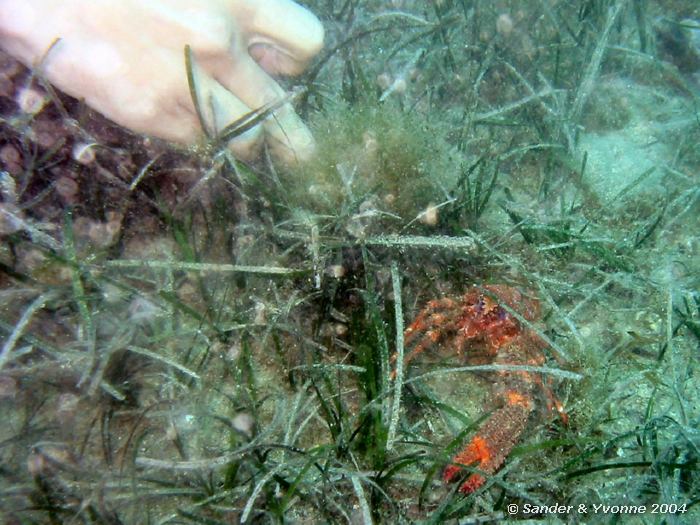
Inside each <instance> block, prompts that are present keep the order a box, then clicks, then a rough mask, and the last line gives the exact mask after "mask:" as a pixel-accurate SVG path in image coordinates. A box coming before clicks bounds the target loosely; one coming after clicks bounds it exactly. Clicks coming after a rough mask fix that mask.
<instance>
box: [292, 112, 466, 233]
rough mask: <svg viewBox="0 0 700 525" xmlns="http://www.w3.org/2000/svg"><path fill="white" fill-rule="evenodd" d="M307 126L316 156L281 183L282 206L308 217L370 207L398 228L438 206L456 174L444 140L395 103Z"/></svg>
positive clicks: (329, 117)
mask: <svg viewBox="0 0 700 525" xmlns="http://www.w3.org/2000/svg"><path fill="white" fill-rule="evenodd" d="M311 127H312V130H313V133H314V136H315V138H316V141H317V152H316V155H315V157H314V159H313V160H311V161H310V162H308V163H306V164H304V165H301V166H298V167H297V168H296V169H295V170H294V172H293V173H292V174H290V175H289V176H288V177H287V180H288V181H289V186H290V187H289V194H288V197H289V198H290V200H291V202H290V204H292V205H293V206H298V207H301V208H304V209H306V210H307V211H309V212H312V213H315V214H328V215H333V216H338V215H343V214H345V215H354V214H358V213H367V212H368V211H369V210H371V211H374V212H376V213H377V215H381V216H384V217H389V218H391V220H392V221H394V223H395V224H397V225H404V224H406V223H407V222H409V221H412V220H413V219H415V218H416V217H418V216H420V215H421V213H423V212H424V211H425V210H426V209H427V208H428V207H429V206H431V205H435V204H437V203H439V202H441V201H443V200H444V199H445V195H446V192H445V191H444V189H443V188H444V187H445V186H448V185H449V180H450V179H451V178H453V177H454V174H455V173H456V170H455V168H454V167H453V166H451V162H450V158H449V154H448V152H447V149H446V142H445V140H444V138H443V137H442V136H439V133H437V132H436V131H435V130H430V129H428V124H427V123H426V120H425V118H423V119H421V117H420V116H418V115H414V114H409V113H406V112H404V111H402V110H400V109H399V108H398V107H396V106H391V105H363V106H360V107H347V106H338V107H334V108H332V109H329V110H327V111H326V112H324V113H323V114H319V115H317V116H316V117H315V118H313V119H312V122H311ZM424 222H425V221H424Z"/></svg>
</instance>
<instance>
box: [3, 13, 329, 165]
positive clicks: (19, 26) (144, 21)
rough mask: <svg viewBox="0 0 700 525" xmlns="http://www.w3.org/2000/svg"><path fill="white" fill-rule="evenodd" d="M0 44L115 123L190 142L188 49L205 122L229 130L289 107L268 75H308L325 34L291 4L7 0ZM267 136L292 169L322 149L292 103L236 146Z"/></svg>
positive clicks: (245, 148)
mask: <svg viewBox="0 0 700 525" xmlns="http://www.w3.org/2000/svg"><path fill="white" fill-rule="evenodd" d="M57 39H59V40H58V41H57ZM55 41H57V42H56V44H55V45H54V47H53V48H51V45H52V44H53V43H54V42H55ZM0 45H2V47H4V48H5V49H6V50H7V51H8V52H9V53H10V54H12V55H14V56H15V57H16V58H18V59H19V60H21V61H23V62H24V63H25V64H27V65H28V66H30V67H31V66H41V71H42V73H43V75H44V76H45V77H46V78H47V79H48V80H49V81H50V82H52V83H53V84H54V85H56V86H57V87H58V88H60V89H61V90H63V91H65V92H66V93H68V94H70V95H72V96H74V97H77V98H82V99H84V100H85V102H86V103H87V104H88V105H89V106H91V107H92V108H94V109H96V110H97V111H99V112H100V113H102V114H104V115H105V116H107V117H109V118H110V119H112V120H114V121H115V122H117V123H118V124H121V125H123V126H126V127H128V128H131V129H133V130H134V131H137V132H141V133H145V134H147V135H153V136H156V137H160V138H164V139H167V140H172V141H175V142H180V143H191V142H193V141H195V140H196V139H197V138H198V137H199V136H201V135H202V129H201V126H200V122H199V120H198V117H197V115H196V112H195V108H194V105H193V103H192V99H191V96H190V92H189V88H188V83H187V76H186V70H185V65H184V63H185V62H184V51H183V50H184V47H185V45H189V46H190V47H191V49H192V53H193V55H194V58H195V62H196V67H195V68H194V73H195V77H196V86H197V94H198V98H199V100H200V106H201V108H202V110H203V113H204V115H203V116H204V120H205V122H206V125H207V127H208V128H209V129H212V128H214V129H215V130H218V131H220V130H221V129H223V128H224V127H225V126H226V125H227V124H230V123H231V122H233V121H235V120H236V119H238V118H240V117H241V116H243V115H245V114H246V113H248V112H250V111H251V110H254V109H257V108H260V107H261V106H263V105H265V104H268V103H271V102H275V101H279V100H280V99H282V98H283V97H284V96H285V93H284V91H283V89H282V88H281V87H280V86H279V85H278V84H277V83H276V82H275V81H274V80H273V79H272V78H271V77H270V76H269V75H276V74H279V75H296V74H299V73H301V72H302V71H303V70H304V68H305V67H306V65H307V64H308V62H309V61H310V60H311V58H312V57H313V56H314V55H315V54H316V53H317V52H318V51H319V50H320V48H321V46H322V45H323V28H322V26H321V23H320V22H319V21H318V19H317V18H316V17H315V16H314V15H313V14H312V13H310V12H309V11H307V10H306V9H304V8H303V7H301V6H299V5H298V4H296V3H295V2H293V1H291V0H63V1H60V2H59V1H56V0H0ZM47 52H48V53H47ZM263 135H264V136H265V138H266V140H267V142H268V144H269V145H270V148H271V151H272V154H273V155H275V156H276V157H277V158H279V159H281V160H282V161H284V162H288V163H289V162H295V161H296V160H303V159H305V158H307V157H309V156H310V155H311V153H312V151H313V144H314V143H313V138H312V137H311V134H310V132H309V130H308V129H307V128H306V126H305V125H304V124H303V122H302V121H301V119H300V118H299V117H298V116H297V115H296V113H295V112H294V110H293V109H292V107H291V105H290V104H289V103H285V104H283V105H282V106H281V107H280V108H279V109H277V110H276V111H275V113H274V116H273V117H270V118H268V119H266V120H265V122H264V123H263V124H262V129H261V126H257V127H255V128H253V129H251V130H249V131H248V132H246V133H244V134H243V135H241V136H239V137H237V138H236V139H234V140H233V141H232V143H231V144H230V147H231V149H232V150H233V151H234V153H236V154H237V155H238V156H240V157H242V158H251V157H252V156H254V155H255V153H256V152H257V149H258V146H259V144H260V143H261V141H262V139H263Z"/></svg>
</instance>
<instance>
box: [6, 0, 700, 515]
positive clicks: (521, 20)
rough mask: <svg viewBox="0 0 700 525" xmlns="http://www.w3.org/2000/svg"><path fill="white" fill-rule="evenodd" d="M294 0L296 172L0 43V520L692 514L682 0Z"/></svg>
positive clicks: (698, 321)
mask: <svg viewBox="0 0 700 525" xmlns="http://www.w3.org/2000/svg"><path fill="white" fill-rule="evenodd" d="M299 3H301V4H303V5H305V6H307V7H308V8H309V9H310V10H312V11H313V12H314V13H315V14H316V15H317V16H318V17H319V18H320V19H321V21H322V22H323V25H324V28H325V30H326V42H325V46H324V49H323V51H322V52H321V54H320V55H319V56H318V57H317V58H316V59H315V61H314V62H313V63H312V64H311V66H310V68H309V69H308V70H307V71H306V73H305V74H303V75H302V76H300V77H297V78H294V79H290V80H286V81H283V82H286V84H285V87H287V88H289V89H290V90H292V89H293V90H294V93H296V95H295V97H294V104H295V107H296V108H297V111H298V112H299V114H300V115H301V116H302V117H303V119H304V120H305V121H306V122H307V123H308V124H309V127H310V128H311V129H312V132H313V133H314V136H315V138H316V142H317V146H316V154H315V156H314V158H313V159H311V160H310V161H308V162H306V163H303V164H297V165H294V166H291V167H290V166H286V167H285V166H281V165H277V164H275V163H274V162H273V161H272V160H270V158H269V156H268V155H266V154H265V152H263V154H262V155H261V157H260V158H259V159H258V160H256V161H255V162H252V163H244V162H241V161H239V160H237V159H236V158H235V157H234V156H233V155H232V154H231V153H230V152H229V151H228V150H227V149H226V148H225V139H228V138H230V137H235V136H236V135H237V134H239V133H240V132H242V131H243V130H244V129H245V127H246V126H248V125H249V124H250V121H251V119H252V121H253V122H254V121H255V119H263V118H266V117H268V115H269V112H268V111H267V110H266V109H263V110H261V111H257V112H255V113H254V114H251V115H250V116H249V119H247V120H246V121H245V122H234V123H232V124H231V125H230V126H229V127H228V128H226V129H225V130H224V131H223V132H222V134H223V135H225V136H224V137H221V136H219V137H210V140H209V141H207V142H206V143H202V144H199V145H197V146H196V147H195V146H193V147H192V148H189V149H182V148H179V149H177V148H174V147H172V146H171V145H168V144H165V143H161V142H159V141H157V140H152V139H146V138H144V137H141V136H138V135H135V134H133V133H131V132H129V131H127V130H124V129H122V128H119V127H117V126H116V125H114V124H113V123H111V122H109V121H107V120H106V119H104V118H103V117H101V116H99V115H97V114H95V113H94V112H92V111H91V110H89V109H88V108H87V107H86V106H85V105H84V104H83V103H81V102H80V101H78V100H75V99H72V98H70V97H68V96H66V95H64V94H62V93H60V92H58V91H57V90H55V89H53V88H52V87H51V86H50V85H48V84H47V83H46V82H45V81H44V80H43V79H42V77H41V74H40V72H33V71H29V70H27V69H25V68H24V67H23V66H21V65H19V64H18V63H17V62H15V61H14V60H13V59H11V58H10V57H9V56H7V55H4V54H2V55H0V172H1V173H0V177H1V179H0V194H1V197H2V202H0V240H1V242H0V305H1V307H0V421H2V423H1V424H0V517H1V518H2V519H0V521H1V522H2V523H5V524H8V525H14V524H25V523H26V524H44V523H49V524H63V523H68V524H91V523H95V524H162V525H165V524H206V525H219V524H229V523H247V524H266V523H290V524H295V523H350V524H353V525H354V524H359V523H362V524H372V523H376V524H380V523H392V524H393V523H405V524H411V523H420V524H437V523H462V524H477V523H478V524H482V523H501V522H513V523H516V522H522V523H552V524H559V523H588V524H608V523H610V524H613V523H645V524H669V525H672V524H685V523H688V524H690V523H698V522H700V465H699V461H700V428H699V427H700V291H699V288H698V285H699V283H700V236H699V232H700V146H699V145H698V144H700V6H699V5H698V3H697V2H693V1H690V0H687V1H680V0H637V1H633V0H581V1H575V2H571V1H564V0H540V1H535V0H532V1H524V2H523V1H505V0H503V1H499V0H496V1H488V2H486V1H483V0H461V1H460V0H441V1H438V0H433V1H429V2H419V1H412V0H405V1H402V0H392V1H388V0H385V1H379V0H315V1H307V2H299ZM189 58H190V61H191V59H192V57H191V56H190V57H189ZM188 63H189V62H188ZM184 64H185V61H184V59H183V76H185V75H186V74H187V72H188V71H186V66H185V65H184ZM188 67H191V64H189V66H188ZM189 72H190V73H191V70H190V71H189ZM27 89H31V93H32V94H33V96H34V99H32V101H28V100H27V98H26V96H24V95H26V93H27ZM20 94H24V95H23V96H20ZM192 97H193V100H195V103H198V94H197V90H196V87H195V86H193V89H192ZM30 102H31V103H30ZM267 109H269V108H267ZM475 290H476V291H477V292H475ZM493 290H496V291H498V290H507V292H506V294H510V295H509V297H516V298H518V300H517V301H516V300H510V301H503V296H499V295H498V293H496V294H494V293H492V291H493ZM478 291H481V295H479V292H478ZM470 292H471V293H472V294H474V293H476V295H471V296H469V297H471V299H469V301H471V302H467V303H465V302H464V301H465V299H464V298H465V296H467V294H469V293H470ZM474 297H477V298H478V299H474ZM431 301H433V303H430V302H431ZM499 302H502V303H504V304H503V305H500V306H496V305H497V303H499ZM535 303H536V304H537V305H538V306H537V308H535V307H534V306H533V307H532V308H530V310H528V311H526V310H527V308H526V306H525V305H529V304H532V305H534V304H535ZM431 304H432V306H430V305H431ZM467 306H469V307H470V308H472V310H470V312H471V311H477V310H478V313H479V314H481V312H484V311H486V312H496V314H494V317H493V318H492V319H496V320H497V321H498V322H503V320H504V319H508V320H509V322H512V326H516V327H517V328H514V329H513V330H516V329H517V330H518V331H519V332H518V333H519V334H528V335H527V343H526V344H530V345H537V348H538V352H537V353H534V352H533V355H536V356H537V357H536V359H535V358H532V359H535V361H536V362H535V361H531V360H528V361H525V360H522V359H520V358H518V357H517V356H516V357H515V358H513V357H512V356H511V355H510V354H509V353H508V352H500V353H499V351H498V349H497V350H493V351H491V350H492V348H491V347H489V346H488V345H489V344H490V343H488V341H487V340H486V339H485V335H484V333H485V332H483V331H475V332H474V334H473V335H464V334H466V333H467V331H466V330H467V328H464V325H465V323H466V324H468V325H469V327H472V324H470V323H467V321H465V319H468V316H469V315H471V314H469V313H465V312H466V310H467ZM426 308H427V309H426ZM535 310H537V313H536V315H534V314H533V315H530V313H529V312H534V311H535ZM421 316H423V317H421ZM417 320H418V321H417ZM494 322H496V321H494ZM473 324H474V325H476V324H478V323H473ZM479 326H480V328H479V330H488V329H490V328H489V327H491V326H493V324H491V321H488V323H482V324H481V325H479ZM509 326H511V325H509ZM407 328H409V330H407ZM469 329H470V330H471V328H469ZM508 329H509V330H510V329H511V328H508ZM460 330H462V331H460ZM504 330H505V329H504ZM414 331H418V332H420V335H419V336H416V335H415V334H414V333H413V332H414ZM470 333H471V332H470ZM496 333H497V334H498V335H502V334H504V333H505V332H496ZM509 333H510V332H509ZM523 337H525V336H523ZM425 338H428V339H427V340H426V339H425ZM522 340H524V339H522ZM416 341H420V343H418V344H424V348H423V349H422V351H421V352H420V353H419V354H417V355H415V357H414V358H411V359H410V361H409V360H405V359H403V356H404V355H408V354H409V353H410V352H411V351H412V350H413V349H415V346H416V344H417V343H416ZM485 341H486V342H485ZM489 341H490V340H489ZM532 341H536V343H533V342H532ZM491 346H492V347H493V348H495V347H496V346H498V345H496V344H495V343H494V344H493V345H491ZM488 348H491V350H489V349H488ZM500 348H503V346H501V347H500ZM489 352H491V353H490V354H489ZM494 353H497V354H498V357H495V358H494ZM504 356H505V357H504ZM530 357H531V356H530ZM528 366H529V367H530V368H527V367H528ZM523 367H525V368H523ZM514 378H519V379H518V381H519V382H518V383H517V384H518V385H519V386H518V387H517V389H516V390H517V392H516V393H518V394H520V393H522V392H523V391H524V390H526V391H527V394H528V396H527V399H526V401H527V407H528V412H527V414H528V417H525V418H524V423H523V428H522V429H518V432H517V435H516V434H515V431H514V430H513V428H514V427H515V426H517V425H514V424H512V423H510V424H509V423H508V421H507V419H504V418H502V417H500V416H499V414H502V412H499V411H501V410H502V409H503V404H504V403H506V404H507V403H508V401H507V400H508V399H511V398H512V397H511V398H508V397H507V396H506V395H505V394H504V391H506V390H507V387H508V385H510V386H512V384H513V381H514V380H515V379H514ZM523 378H525V379H523ZM523 385H524V386H523ZM518 389H519V390H518ZM518 399H519V400H518V401H517V403H521V404H522V403H525V402H524V401H522V400H521V399H520V398H518ZM514 403H516V402H514ZM517 403H516V404H517ZM558 408H561V411H560V410H558ZM530 410H531V413H530ZM494 420H495V423H493V424H492V425H493V426H494V428H496V429H497V430H496V431H492V432H491V433H487V434H486V437H487V438H488V439H487V441H488V440H489V439H490V440H491V441H489V442H488V443H487V445H489V446H493V445H492V444H493V443H494V442H495V441H494V440H495V439H496V438H495V436H496V435H497V434H499V433H500V434H505V435H506V437H504V438H503V440H504V441H508V439H510V438H511V437H512V441H513V443H512V450H511V451H510V453H508V454H507V457H505V458H503V462H502V464H501V465H499V466H498V467H497V468H494V469H491V470H492V471H489V470H488V469H487V468H485V467H484V468H480V466H483V465H480V464H479V463H478V462H474V463H470V464H460V465H458V467H459V468H457V469H456V473H454V472H453V474H454V476H453V480H454V481H455V482H454V483H445V482H444V481H443V473H444V472H445V469H446V468H449V467H450V465H451V464H452V459H453V458H454V456H455V454H457V453H458V452H459V451H460V450H462V449H463V448H464V447H465V445H468V444H469V443H474V439H475V436H479V435H480V432H482V433H483V432H485V431H484V430H483V429H484V428H486V426H487V425H489V424H491V423H490V422H491V421H494ZM489 428H491V427H489ZM480 429H482V430H480ZM500 434H499V435H500ZM492 452H493V451H492ZM460 457H464V456H460ZM473 475H477V476H481V477H482V478H483V480H482V481H483V482H482V483H481V484H479V485H478V486H477V487H475V488H474V487H472V489H473V490H469V491H465V490H462V491H460V486H462V482H464V481H465V480H467V479H473V478H470V476H473Z"/></svg>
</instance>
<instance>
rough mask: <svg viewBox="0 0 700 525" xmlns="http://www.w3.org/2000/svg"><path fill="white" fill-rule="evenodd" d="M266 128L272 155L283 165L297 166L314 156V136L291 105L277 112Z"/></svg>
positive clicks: (267, 121) (266, 123)
mask: <svg viewBox="0 0 700 525" xmlns="http://www.w3.org/2000/svg"><path fill="white" fill-rule="evenodd" d="M264 126H265V131H266V134H267V142H268V145H269V146H270V150H271V153H272V155H273V157H275V158H276V159H278V160H279V161H281V162H282V163H283V164H286V165H290V166H291V165H296V164H299V163H303V162H306V161H308V160H309V159H311V157H312V156H313V154H314V152H315V150H316V142H315V141H314V138H313V135H312V134H311V131H310V130H309V128H307V127H306V125H305V124H304V123H303V122H302V120H301V119H300V118H299V116H298V115H297V114H296V113H295V112H294V110H293V109H292V107H291V106H290V105H289V104H286V105H285V106H283V107H282V108H280V109H279V110H277V111H276V112H275V113H274V115H273V116H272V117H270V118H268V119H267V120H266V121H265V124H264Z"/></svg>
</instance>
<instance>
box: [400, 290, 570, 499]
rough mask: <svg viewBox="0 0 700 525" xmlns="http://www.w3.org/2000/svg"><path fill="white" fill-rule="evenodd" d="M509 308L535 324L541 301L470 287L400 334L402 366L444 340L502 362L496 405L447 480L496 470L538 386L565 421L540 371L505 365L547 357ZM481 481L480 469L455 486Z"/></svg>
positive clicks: (470, 488) (434, 304) (476, 358)
mask: <svg viewBox="0 0 700 525" xmlns="http://www.w3.org/2000/svg"><path fill="white" fill-rule="evenodd" d="M504 306H506V307H507V308H504ZM512 312H517V313H518V314H519V317H521V318H522V319H525V320H526V321H528V322H533V321H535V320H536V319H537V318H538V317H539V302H538V301H537V300H534V299H530V298H528V297H526V296H524V295H523V294H522V293H521V292H520V291H518V290H517V289H515V288H513V287H510V286H505V285H487V286H482V287H474V288H473V289H472V290H470V291H469V292H467V293H466V294H465V295H464V296H463V297H462V298H461V299H460V300H454V299H450V298H444V299H436V300H433V301H430V302H429V303H428V304H427V305H426V306H425V308H423V310H421V312H420V313H419V314H418V316H417V317H416V319H415V320H414V321H413V323H412V324H411V325H410V326H409V327H408V328H407V329H406V331H405V333H404V342H405V346H406V348H407V349H411V348H412V350H411V352H410V353H409V354H407V355H406V357H405V359H404V364H407V363H408V362H410V361H411V360H413V359H414V358H415V357H416V356H417V355H418V354H420V353H421V352H423V351H424V350H426V349H427V348H429V347H433V346H436V345H439V344H441V343H445V344H449V345H451V346H452V347H454V349H455V350H456V351H457V353H462V352H464V351H465V350H467V349H468V350H469V354H470V362H472V363H480V364H481V363H493V364H494V365H503V366H504V368H503V369H502V370H498V371H497V372H496V373H497V374H498V376H499V378H500V380H499V381H498V382H497V383H496V386H495V388H494V397H495V398H496V401H497V403H498V406H499V408H497V409H496V410H495V411H494V412H493V414H491V416H490V417H489V418H488V419H487V420H486V422H485V423H484V424H483V425H482V426H481V427H480V428H479V430H478V431H477V433H476V435H475V436H474V437H473V438H472V439H471V441H470V442H469V443H468V444H467V446H466V447H465V448H464V449H463V450H462V451H461V452H460V453H459V454H457V455H456V456H455V457H454V459H453V464H451V465H449V466H448V467H447V468H446V469H445V471H444V473H443V479H444V480H445V481H446V482H450V481H454V480H456V479H457V478H458V477H459V474H460V471H461V469H462V467H463V466H472V465H473V466H475V467H476V468H478V470H479V471H480V472H482V473H484V474H493V473H494V472H496V470H498V468H499V467H500V466H501V465H502V464H503V462H504V461H505V459H506V457H507V456H508V454H509V453H510V451H511V450H512V449H513V447H514V446H515V444H516V443H517V442H518V439H519V438H520V435H521V434H522V432H523V430H524V429H525V425H526V424H527V421H528V418H529V416H530V413H531V412H532V411H533V409H534V404H535V403H534V397H535V395H534V394H535V387H536V386H537V387H540V388H542V389H543V390H544V392H545V394H546V398H547V405H548V408H549V409H552V408H553V409H556V410H557V411H558V412H559V414H560V416H561V418H562V421H564V422H566V414H565V413H564V411H563V408H562V406H561V403H559V401H558V400H557V399H556V398H555V397H554V396H553V395H552V392H551V390H550V388H549V385H548V384H547V383H546V382H545V381H543V380H542V378H541V376H540V375H539V374H537V373H534V372H530V371H527V370H509V369H508V366H513V365H516V366H523V365H524V366H536V367H537V366H541V365H542V364H543V363H544V361H545V356H544V354H543V349H544V348H545V346H546V344H545V342H544V341H543V340H542V339H541V338H540V337H539V336H538V335H537V334H535V333H534V332H533V331H532V330H529V329H527V328H526V327H524V326H523V325H522V323H521V322H520V321H519V320H518V318H516V316H514V315H513V314H512ZM395 358H396V356H394V359H395ZM485 481H486V480H485V478H484V476H483V475H482V474H481V473H478V474H477V473H475V474H472V475H470V476H469V477H468V478H467V479H466V481H464V483H462V485H461V486H460V489H459V490H460V492H462V493H465V494H468V493H471V492H474V491H475V490H476V489H478V488H479V487H480V486H481V485H483V483H484V482H485Z"/></svg>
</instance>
